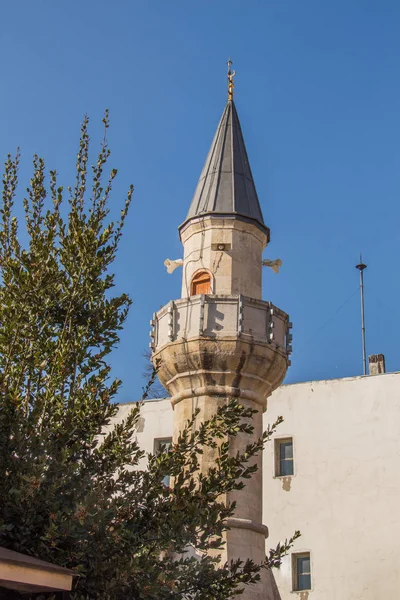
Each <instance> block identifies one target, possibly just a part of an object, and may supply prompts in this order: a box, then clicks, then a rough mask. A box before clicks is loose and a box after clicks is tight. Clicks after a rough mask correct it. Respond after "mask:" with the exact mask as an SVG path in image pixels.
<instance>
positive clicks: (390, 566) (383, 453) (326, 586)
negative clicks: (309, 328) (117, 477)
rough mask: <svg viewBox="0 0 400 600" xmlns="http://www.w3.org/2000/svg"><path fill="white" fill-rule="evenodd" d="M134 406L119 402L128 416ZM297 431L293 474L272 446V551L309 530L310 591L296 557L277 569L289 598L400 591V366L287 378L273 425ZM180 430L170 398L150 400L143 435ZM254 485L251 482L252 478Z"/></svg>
mask: <svg viewBox="0 0 400 600" xmlns="http://www.w3.org/2000/svg"><path fill="white" fill-rule="evenodd" d="M130 406H131V405H121V409H120V416H121V418H123V416H124V414H125V413H126V411H128V410H129V408H130ZM279 415H282V416H283V417H284V422H283V423H282V424H281V425H280V426H279V428H278V431H277V434H276V437H277V438H286V437H292V438H293V444H294V476H293V477H286V478H279V477H275V459H274V443H270V444H269V445H268V446H267V448H266V450H265V452H264V466H263V470H264V474H263V475H264V476H263V480H264V518H263V522H264V523H265V524H266V525H267V526H268V527H269V531H270V537H269V539H268V540H267V549H268V548H269V547H272V546H275V545H276V544H277V543H278V541H282V540H284V539H285V538H286V537H289V536H290V535H291V534H292V533H293V532H294V531H295V530H296V529H299V530H300V531H301V533H302V536H301V538H300V539H299V540H298V541H297V542H296V546H295V548H294V550H293V551H294V552H302V551H308V552H310V554H311V577H312V590H311V591H310V592H297V593H296V592H294V593H293V592H292V568H291V560H292V557H291V556H288V557H286V558H284V560H283V563H282V566H281V568H280V569H278V570H277V569H275V570H274V575H275V579H276V582H277V584H278V587H279V590H280V593H281V596H282V600H293V598H296V597H298V598H299V599H300V600H308V599H309V600H312V599H315V600H358V599H359V600H361V599H362V600H383V599H385V600H395V599H397V598H400V565H399V555H400V373H388V374H383V375H376V376H372V377H356V378H350V379H336V380H329V381H311V382H306V383H299V384H294V385H284V386H281V387H280V388H279V389H278V390H277V391H276V392H274V394H273V395H272V396H271V398H270V399H269V401H268V410H267V412H266V414H265V415H264V423H265V426H266V425H267V423H272V422H273V421H274V420H275V419H276V417H277V416H279ZM171 435H172V409H171V406H170V402H169V400H168V399H166V400H153V401H149V402H146V403H145V405H144V407H143V411H142V422H141V427H140V431H139V432H138V434H137V438H138V441H139V443H140V445H141V446H142V448H143V449H144V450H146V451H147V452H152V451H153V448H154V439H155V438H165V437H170V436H171ZM249 485H251V483H250V484H249Z"/></svg>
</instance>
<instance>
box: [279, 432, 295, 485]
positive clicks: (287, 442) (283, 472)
mask: <svg viewBox="0 0 400 600" xmlns="http://www.w3.org/2000/svg"><path fill="white" fill-rule="evenodd" d="M293 473H294V469H293V439H292V438H285V439H278V440H275V477H289V476H290V475H293Z"/></svg>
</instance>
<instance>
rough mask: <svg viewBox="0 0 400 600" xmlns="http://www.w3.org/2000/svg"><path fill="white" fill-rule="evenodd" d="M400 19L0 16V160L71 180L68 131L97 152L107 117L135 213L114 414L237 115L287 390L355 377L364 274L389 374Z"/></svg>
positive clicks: (247, 11)
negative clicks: (213, 148)
mask: <svg viewBox="0 0 400 600" xmlns="http://www.w3.org/2000/svg"><path fill="white" fill-rule="evenodd" d="M399 30H400V3H398V2H396V1H395V0H380V1H379V2H378V1H377V0H352V2H349V1H348V0H336V1H335V2H321V0H303V1H302V2H299V1H298V0H274V1H272V0H247V2H245V1H244V0H241V1H239V0H230V1H229V2H228V1H227V0H203V1H202V2H194V1H189V0H185V1H184V0H171V1H170V2H165V1H161V0H157V1H153V0H146V1H141V2H139V1H135V0H115V1H114V2H110V1H109V0H108V1H106V0H85V1H84V2H81V1H78V0H69V1H68V2H51V1H50V0H46V1H44V0H35V1H34V2H33V1H32V0H25V1H22V0H21V1H15V2H12V3H11V2H8V3H4V4H3V6H2V33H1V36H0V57H1V58H0V61H1V72H2V91H1V94H0V131H1V138H0V153H1V158H5V156H6V154H7V152H9V151H14V150H15V148H16V146H20V147H21V150H22V158H23V161H22V167H21V172H20V173H21V187H20V197H21V198H22V194H23V190H24V188H25V187H26V184H27V183H28V179H29V176H30V167H31V163H30V161H31V156H32V154H33V153H34V152H37V153H38V154H40V155H42V156H43V157H44V158H45V159H46V161H47V165H48V167H51V168H54V167H56V168H57V170H58V172H59V174H60V180H61V182H62V183H64V184H65V185H68V184H69V183H70V182H71V181H72V177H73V169H74V162H75V155H76V148H77V142H78V136H79V127H80V122H81V119H82V115H83V114H84V113H88V114H89V116H90V118H91V134H92V138H93V144H94V148H93V149H94V150H95V149H96V148H97V147H96V144H97V143H98V140H99V139H100V135H101V118H102V114H103V112H104V109H105V108H109V109H110V113H111V129H110V136H109V141H110V145H111V148H112V152H113V153H112V158H111V163H110V166H115V167H116V168H118V170H119V176H118V181H117V184H116V186H115V193H114V200H113V204H114V209H115V210H116V211H117V209H118V208H119V206H120V205H121V203H122V201H123V196H124V193H125V190H126V189H127V188H128V185H129V183H131V182H133V183H134V184H135V189H136V191H135V197H134V203H133V207H132V211H131V214H130V217H129V220H128V224H127V227H126V231H125V237H124V239H123V242H122V244H121V248H120V251H119V256H118V260H117V262H116V264H115V269H116V273H117V283H118V286H117V287H118V290H119V291H126V292H128V293H129V294H130V295H131V297H132V299H133V302H134V303H133V307H132V310H131V314H130V317H129V320H128V323H127V325H126V328H125V330H124V332H123V333H122V339H121V344H120V347H119V348H118V350H116V352H115V353H114V355H113V368H114V374H115V375H116V376H118V377H120V378H121V379H122V380H123V382H124V385H123V388H122V392H121V395H120V400H121V401H131V400H135V399H136V398H138V396H139V395H140V394H141V388H142V386H143V380H142V377H141V371H142V367H143V359H142V352H143V350H144V349H145V348H147V346H148V331H149V319H150V318H151V315H152V313H153V311H154V310H157V309H158V308H159V307H160V305H163V304H165V303H166V302H168V301H169V300H170V299H174V298H178V297H179V295H180V271H179V270H177V271H176V272H175V273H174V274H173V275H167V273H166V271H165V268H164V266H163V262H164V259H165V258H166V257H169V258H178V257H180V256H181V255H182V249H181V245H180V242H179V237H178V232H177V227H178V225H179V224H180V223H181V222H182V221H183V220H184V218H185V215H186V212H187V209H188V207H189V204H190V201H191V197H192V194H193V191H194V188H195V185H196V183H197V179H198V176H199V174H200V171H201V168H202V165H203V162H204V160H205V157H206V154H207V151H208V147H209V145H210V143H211V140H212V137H213V134H214V130H215V128H216V126H217V123H218V120H219V118H220V115H221V113H222V110H223V108H224V105H225V101H226V81H225V69H226V64H225V63H226V60H227V58H228V57H229V56H231V57H232V59H233V61H234V68H235V69H236V71H237V76H236V96H235V99H236V105H237V108H238V112H239V116H240V119H241V123H242V128H243V131H244V135H245V140H246V143H247V149H248V153H249V157H250V162H251V166H252V170H253V175H254V178H255V181H256V185H257V189H258V194H259V197H260V201H261V204H262V208H263V212H264V218H265V221H266V223H267V224H268V225H269V227H270V228H271V244H270V246H269V248H268V249H267V251H266V253H265V256H266V257H269V258H275V257H280V258H281V259H282V260H283V262H284V265H283V268H282V270H281V272H280V274H279V275H274V274H273V273H271V272H270V271H269V270H268V272H267V271H264V299H266V300H271V301H272V302H274V303H275V304H276V305H278V306H279V307H281V308H282V309H284V310H286V311H287V312H289V314H290V316H291V319H292V321H293V323H294V330H293V336H294V353H293V361H292V367H291V368H290V370H289V372H288V375H287V379H286V381H287V382H296V381H304V380H309V379H325V378H335V377H346V376H352V375H357V374H360V372H361V369H362V364H361V339H360V338H361V334H360V307H359V295H358V292H357V289H358V272H357V271H356V270H355V268H354V265H355V264H356V263H357V261H358V258H359V253H360V251H362V252H363V257H364V261H365V262H366V263H367V264H368V269H367V271H366V273H365V284H366V323H367V352H368V353H370V354H372V353H378V352H383V353H385V355H386V360H387V368H388V370H399V369H400V361H399V354H398V346H397V336H398V335H399V323H398V320H399V312H400V311H399V299H400V298H399V296H400V278H399V274H398V272H399V270H398V265H399V258H400V257H399V243H398V240H399V234H398V228H399V217H400V208H399V205H400V135H399V134H400V111H399V107H400V83H399V81H400V79H399V63H400V36H399Z"/></svg>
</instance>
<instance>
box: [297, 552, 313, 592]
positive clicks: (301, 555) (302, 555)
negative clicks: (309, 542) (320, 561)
mask: <svg viewBox="0 0 400 600" xmlns="http://www.w3.org/2000/svg"><path fill="white" fill-rule="evenodd" d="M299 558H308V559H309V561H310V572H309V573H303V575H310V587H309V588H304V589H300V588H299V587H298V576H299V573H298V569H297V561H298V559H299ZM312 582H313V577H312V567H311V552H310V551H309V550H304V551H302V552H293V553H292V591H293V592H310V591H311V590H312Z"/></svg>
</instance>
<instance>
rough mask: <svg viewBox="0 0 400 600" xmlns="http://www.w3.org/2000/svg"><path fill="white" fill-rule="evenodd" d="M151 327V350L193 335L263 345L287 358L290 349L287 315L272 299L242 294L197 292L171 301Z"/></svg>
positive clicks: (156, 316)
mask: <svg viewBox="0 0 400 600" xmlns="http://www.w3.org/2000/svg"><path fill="white" fill-rule="evenodd" d="M151 326H152V328H151V332H150V338H151V342H150V348H151V350H152V352H153V353H158V352H159V351H160V350H161V349H162V348H163V347H165V346H166V345H168V344H172V343H176V342H178V343H179V342H182V341H186V340H191V339H196V338H197V339H198V338H205V339H210V340H212V339H215V340H234V339H241V340H243V341H248V342H251V343H257V344H266V345H268V346H270V347H271V350H272V349H273V350H274V351H275V352H278V353H279V354H281V355H282V356H283V357H285V358H287V359H288V358H289V355H290V353H291V350H292V348H291V340H292V336H291V334H290V328H291V323H290V322H289V317H288V315H287V314H286V313H285V312H283V311H282V310H280V309H279V308H277V307H276V306H274V305H273V304H272V303H271V302H265V301H263V300H255V299H253V298H248V297H246V296H242V295H237V296H214V295H197V296H191V297H189V298H182V299H180V300H174V301H171V302H169V303H168V304H167V305H166V306H164V307H163V308H161V309H160V310H159V311H158V312H157V313H155V314H154V315H153V319H152V321H151ZM288 363H289V364H290V361H289V360H288Z"/></svg>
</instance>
